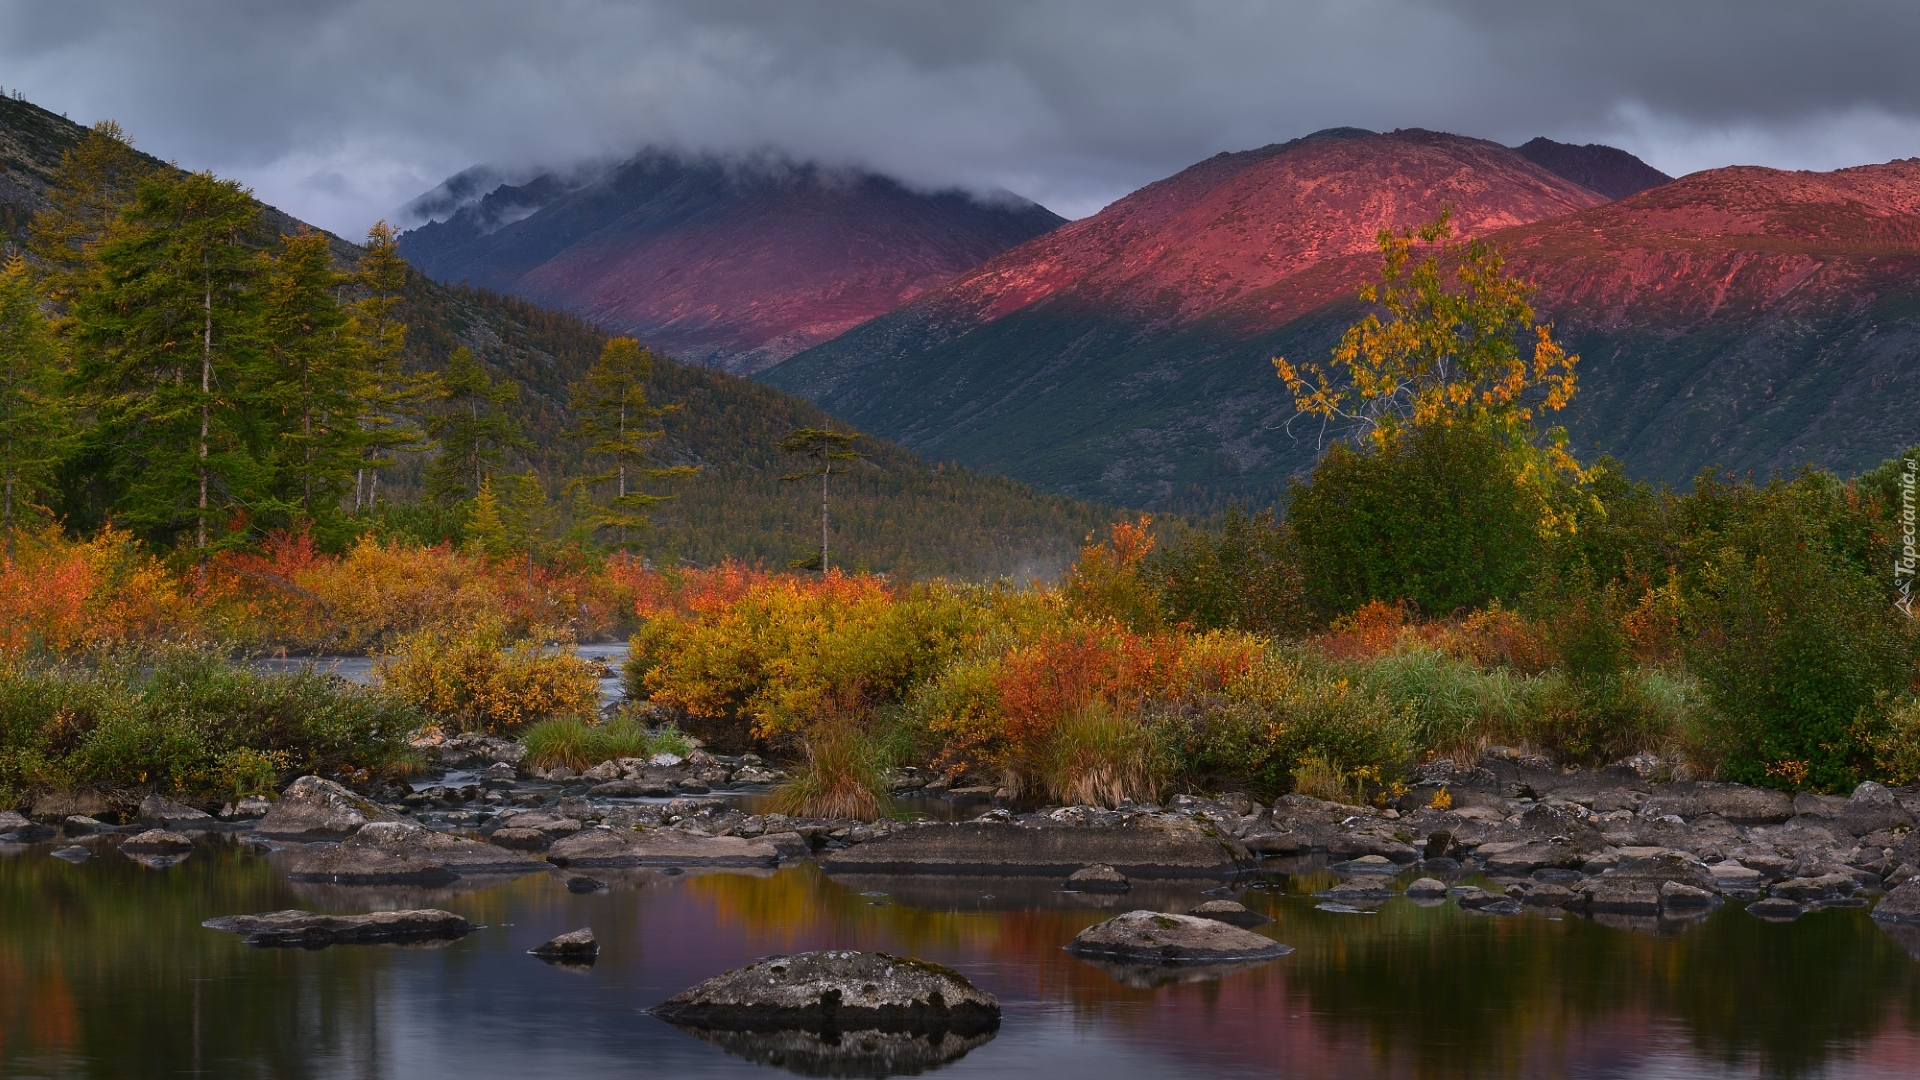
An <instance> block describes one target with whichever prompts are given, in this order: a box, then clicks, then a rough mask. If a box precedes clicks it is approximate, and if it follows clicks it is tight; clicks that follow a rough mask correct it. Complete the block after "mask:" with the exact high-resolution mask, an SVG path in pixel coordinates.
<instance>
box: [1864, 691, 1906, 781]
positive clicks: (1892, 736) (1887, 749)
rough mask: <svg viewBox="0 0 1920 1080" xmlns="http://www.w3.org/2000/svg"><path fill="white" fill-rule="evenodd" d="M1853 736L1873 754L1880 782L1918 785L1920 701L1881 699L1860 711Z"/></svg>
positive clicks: (1895, 698)
mask: <svg viewBox="0 0 1920 1080" xmlns="http://www.w3.org/2000/svg"><path fill="white" fill-rule="evenodd" d="M1854 734H1855V736H1856V737H1858V738H1859V739H1860V741H1861V742H1862V743H1864V744H1866V747H1867V749H1868V750H1869V751H1870V752H1871V753H1872V754H1873V763H1874V766H1875V769H1876V772H1877V774H1878V776H1879V778H1880V779H1882V780H1884V781H1886V782H1887V783H1890V784H1914V783H1920V697H1915V696H1914V695H1912V694H1898V695H1885V696H1883V697H1881V698H1880V699H1879V700H1878V701H1876V702H1874V703H1873V705H1872V706H1871V707H1870V708H1867V709H1864V710H1862V711H1861V713H1860V716H1859V718H1858V719H1857V720H1856V721H1855V722H1854Z"/></svg>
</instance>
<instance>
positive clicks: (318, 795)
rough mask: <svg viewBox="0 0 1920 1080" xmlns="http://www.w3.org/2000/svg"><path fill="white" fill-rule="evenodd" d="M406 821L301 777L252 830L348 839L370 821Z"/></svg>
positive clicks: (338, 787) (344, 790)
mask: <svg viewBox="0 0 1920 1080" xmlns="http://www.w3.org/2000/svg"><path fill="white" fill-rule="evenodd" d="M405 820H406V819H404V818H402V817H401V816H400V815H399V814H396V813H394V812H393V811H391V810H388V809H387V808H386V807H384V806H381V805H380V804H379V803H376V802H374V801H372V800H371V799H366V798H362V797H361V796H359V795H355V794H354V793H353V792H352V791H351V790H349V789H347V788H346V787H344V786H342V785H340V784H336V783H334V782H333V781H331V780H322V779H321V778H320V777H318V776H303V777H301V778H300V779H298V780H295V781H294V782H293V783H292V784H290V785H288V786H287V790H286V791H285V792H283V793H282V794H281V796H280V801H279V802H276V803H274V804H273V809H271V810H269V811H267V815H266V816H265V817H263V818H261V819H260V824H258V825H256V826H255V827H254V830H253V831H254V833H255V834H256V835H259V836H273V837H283V838H286V839H291V840H298V839H302V838H314V837H336V836H350V835H352V834H353V833H356V832H358V831H359V830H360V827H361V826H363V825H365V824H367V823H368V822H370V821H400V822H404V821H405Z"/></svg>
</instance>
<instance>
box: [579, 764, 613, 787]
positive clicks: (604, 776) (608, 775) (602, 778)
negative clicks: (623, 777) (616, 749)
mask: <svg viewBox="0 0 1920 1080" xmlns="http://www.w3.org/2000/svg"><path fill="white" fill-rule="evenodd" d="M580 779H582V780H591V781H593V782H594V783H596V784H604V783H606V782H607V781H609V780H618V779H620V766H619V765H617V764H615V763H613V762H611V761H603V762H601V763H600V764H598V765H595V766H594V767H593V768H591V769H588V770H587V771H586V772H583V773H581V774H580Z"/></svg>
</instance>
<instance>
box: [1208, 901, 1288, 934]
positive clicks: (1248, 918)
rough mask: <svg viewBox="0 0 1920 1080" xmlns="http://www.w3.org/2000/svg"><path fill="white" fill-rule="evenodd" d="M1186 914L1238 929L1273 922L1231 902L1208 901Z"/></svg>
mask: <svg viewBox="0 0 1920 1080" xmlns="http://www.w3.org/2000/svg"><path fill="white" fill-rule="evenodd" d="M1187 914H1189V915H1192V916H1194V917H1195V918H1200V919H1213V920H1216V921H1218V922H1223V923H1226V924H1228V925H1230V926H1239V927H1255V926H1264V925H1266V924H1267V923H1270V922H1272V921H1273V919H1272V918H1271V917H1269V916H1266V915H1262V914H1260V913H1259V912H1257V911H1248V910H1247V908H1246V906H1245V905H1244V904H1238V903H1235V902H1234V901H1232V900H1209V901H1207V902H1206V903H1204V904H1201V905H1200V906H1199V907H1197V908H1194V909H1192V910H1191V911H1188V912H1187Z"/></svg>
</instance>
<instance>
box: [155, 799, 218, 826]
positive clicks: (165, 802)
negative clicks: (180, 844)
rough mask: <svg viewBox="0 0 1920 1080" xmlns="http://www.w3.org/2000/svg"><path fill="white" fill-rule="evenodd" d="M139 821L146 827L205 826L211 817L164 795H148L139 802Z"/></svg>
mask: <svg viewBox="0 0 1920 1080" xmlns="http://www.w3.org/2000/svg"><path fill="white" fill-rule="evenodd" d="M140 821H141V823H142V824H148V825H189V826H190V825H207V824H211V823H212V821H213V815H212V814H209V813H207V812H205V811H204V810H195V809H194V808H193V807H191V806H188V805H187V804H185V803H181V802H175V801H174V800H172V799H169V798H167V797H166V796H164V795H149V796H147V797H146V798H144V799H142V800H140Z"/></svg>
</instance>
